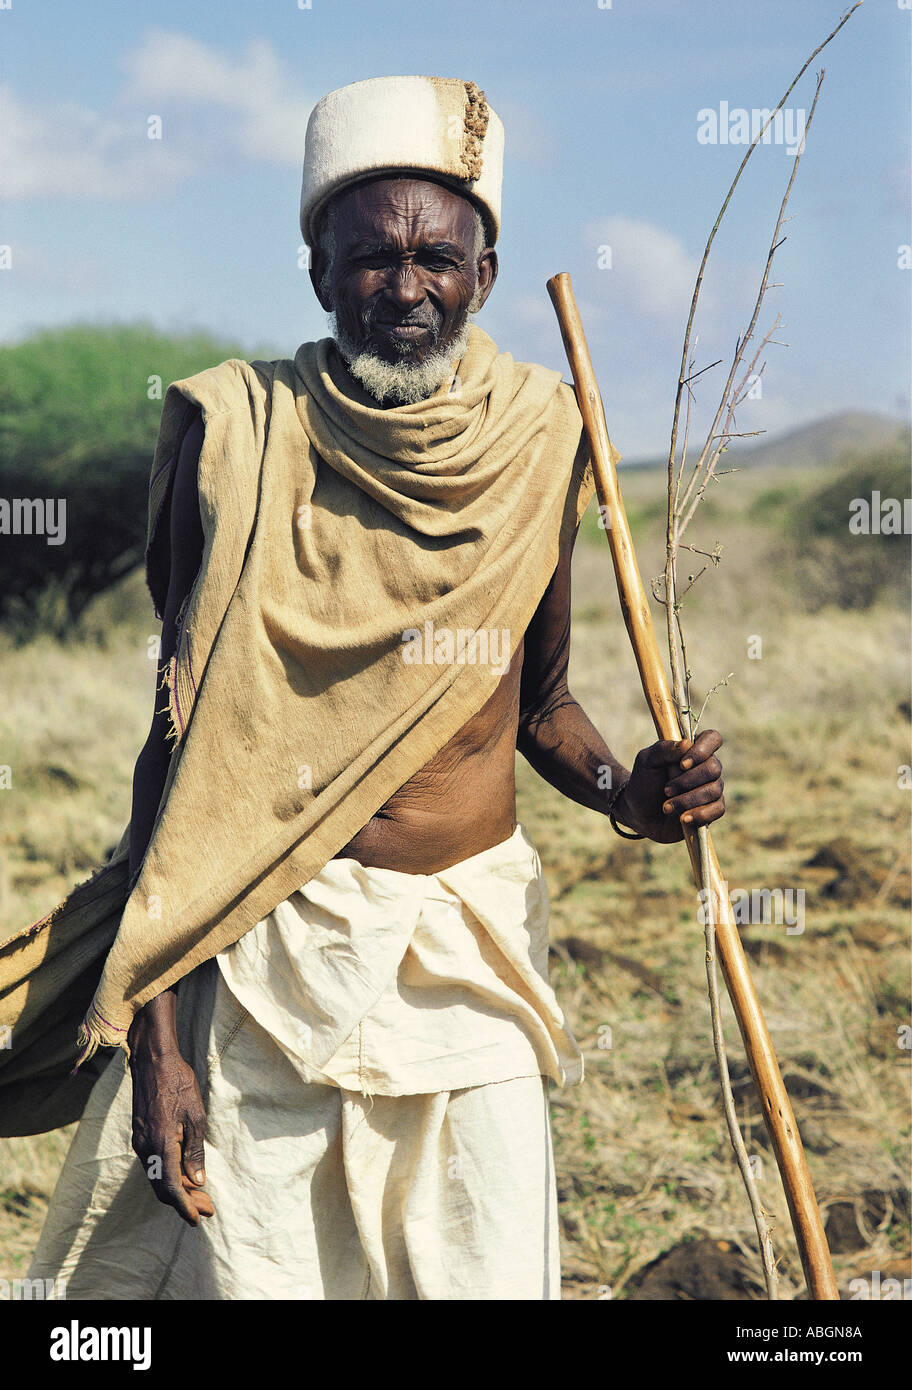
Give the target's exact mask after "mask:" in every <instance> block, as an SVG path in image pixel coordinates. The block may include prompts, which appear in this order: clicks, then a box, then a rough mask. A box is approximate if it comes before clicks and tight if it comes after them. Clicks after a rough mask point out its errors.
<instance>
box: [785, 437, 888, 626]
mask: <svg viewBox="0 0 912 1390" xmlns="http://www.w3.org/2000/svg"><path fill="white" fill-rule="evenodd" d="M910 443H912V441H910V439H909V437H908V436H907V437H905V438H902V437H901V438H900V439H899V440H898V441H897V442H896V443H895V444H894V445H892V446H890V447H888V448H885V449H880V450H878V451H877V452H875V453H872V454H868V455H864V456H858V455H856V456H853V457H850V458H848V459H845V460H843V462H842V464H841V466H840V468H839V471H838V472H837V473H836V475H835V476H834V477H833V478H832V479H830V480H829V481H828V482H826V483H824V484H823V486H822V487H819V488H817V489H816V490H815V491H814V492H812V493H809V494H808V495H807V496H805V497H804V498H803V499H802V500H801V501H800V502H799V503H798V504H797V505H796V506H795V507H794V508H793V509H792V510H791V511H790V513H789V514H788V519H787V521H786V523H785V537H784V541H785V544H784V548H783V558H784V559H785V562H786V563H787V564H788V567H789V570H790V572H791V574H792V577H793V579H794V581H795V583H796V585H797V589H798V592H799V594H800V596H801V600H802V602H803V604H804V606H805V607H806V608H807V609H809V610H810V611H811V612H816V611H817V610H818V609H820V608H822V607H823V606H824V605H825V604H828V603H833V604H836V605H837V606H838V607H840V608H868V607H870V605H871V604H872V603H873V602H874V601H875V600H876V599H877V598H879V597H880V596H881V595H883V594H886V593H889V594H892V595H894V596H895V597H896V598H897V599H899V600H902V601H907V600H908V593H909V556H910V538H909V535H908V534H899V535H882V534H881V535H878V534H854V533H853V532H852V531H850V530H849V520H850V517H851V516H852V514H853V512H852V503H853V501H854V500H855V499H860V498H863V499H866V500H867V501H868V502H869V503H870V501H871V497H872V494H873V493H874V492H879V493H880V495H881V497H882V498H888V497H890V498H895V499H896V500H897V501H898V502H899V503H900V505H902V502H903V500H904V499H905V498H907V497H908V496H909V495H910Z"/></svg>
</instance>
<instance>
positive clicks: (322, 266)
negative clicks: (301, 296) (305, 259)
mask: <svg viewBox="0 0 912 1390" xmlns="http://www.w3.org/2000/svg"><path fill="white" fill-rule="evenodd" d="M326 269H327V264H326V254H325V252H324V251H323V249H322V248H321V247H319V246H313V247H311V251H310V283H311V284H312V285H313V288H314V294H315V295H316V296H317V299H318V300H319V301H320V305H321V307H322V308H323V309H325V310H326V312H327V313H330V311H331V310H332V308H333V301H332V294H331V293H330V294H324V293H323V291H322V290H321V289H320V281H321V280H322V279H323V276H324V275H325V274H326Z"/></svg>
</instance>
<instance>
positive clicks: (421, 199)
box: [331, 175, 475, 249]
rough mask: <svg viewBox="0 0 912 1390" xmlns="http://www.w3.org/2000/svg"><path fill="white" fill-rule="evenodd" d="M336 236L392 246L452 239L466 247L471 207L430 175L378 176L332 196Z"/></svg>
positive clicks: (472, 225) (472, 216) (472, 220)
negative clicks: (371, 239) (386, 243)
mask: <svg viewBox="0 0 912 1390" xmlns="http://www.w3.org/2000/svg"><path fill="white" fill-rule="evenodd" d="M331 203H332V205H334V218H335V222H336V239H337V243H339V244H348V243H350V242H353V241H357V240H361V239H363V238H365V237H368V238H376V239H379V240H383V241H385V242H393V243H395V244H404V243H406V242H407V243H409V244H411V243H414V242H421V243H434V244H436V243H439V242H442V241H455V242H458V243H460V244H462V245H464V246H465V247H466V248H467V249H468V248H470V247H471V245H472V240H473V237H474V232H475V206H474V204H473V203H472V202H471V201H470V199H468V198H464V197H463V196H462V195H461V194H459V193H457V192H456V191H455V190H454V189H452V188H447V187H446V186H445V185H443V184H441V183H438V182H437V181H436V180H434V179H431V178H420V177H418V176H417V175H415V176H411V175H410V176H405V177H390V176H388V175H387V176H385V177H383V176H381V177H377V178H372V179H366V180H363V181H361V182H359V183H357V184H354V185H352V186H351V187H350V188H346V189H343V190H342V191H341V192H340V193H337V194H336V196H335V197H334V198H333V199H332V200H331Z"/></svg>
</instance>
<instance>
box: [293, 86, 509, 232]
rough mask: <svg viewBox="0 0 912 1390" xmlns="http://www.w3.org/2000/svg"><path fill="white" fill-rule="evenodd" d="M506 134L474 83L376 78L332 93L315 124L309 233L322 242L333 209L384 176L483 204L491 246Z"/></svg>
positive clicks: (310, 130)
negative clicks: (332, 203) (335, 201)
mask: <svg viewBox="0 0 912 1390" xmlns="http://www.w3.org/2000/svg"><path fill="white" fill-rule="evenodd" d="M503 150H504V128H503V123H502V122H501V120H500V117H499V116H498V115H497V114H496V113H495V112H494V111H493V110H492V109H491V107H490V106H489V105H488V103H487V101H486V100H485V95H484V92H482V91H481V90H480V89H479V88H478V87H477V86H476V85H475V83H474V82H462V81H460V80H459V79H458V78H455V77H371V78H368V79H367V80H366V81H364V82H352V83H351V84H350V85H349V86H347V87H339V88H337V89H336V91H334V92H329V93H328V94H327V95H326V96H325V97H323V98H322V99H321V100H320V101H318V102H317V105H316V106H315V107H314V109H313V111H312V112H311V113H310V119H309V121H308V122H307V135H306V137H305V141H304V177H303V181H302V186H301V233H302V235H303V237H304V240H305V242H306V243H307V245H308V246H313V245H314V244H315V241H316V231H317V225H318V222H319V218H320V213H321V212H322V210H323V208H324V206H325V204H326V203H327V202H328V200H329V199H330V198H331V197H332V196H333V194H334V193H338V192H339V191H340V189H343V188H346V187H348V186H349V185H350V184H353V183H357V182H359V181H360V180H361V179H363V178H367V177H376V176H377V175H379V174H383V173H387V172H388V173H390V174H408V173H413V174H424V175H431V176H433V177H434V179H435V180H436V181H438V182H440V183H443V184H446V185H447V186H448V187H450V188H453V189H455V190H456V192H457V193H462V194H463V195H464V196H465V197H467V198H468V199H469V200H470V201H471V202H474V203H475V204H477V206H478V208H479V211H480V212H481V215H482V218H483V220H484V223H485V232H486V235H487V238H488V244H489V245H493V244H494V242H495V241H496V239H497V236H498V234H499V232H500V191H501V182H502V178H503Z"/></svg>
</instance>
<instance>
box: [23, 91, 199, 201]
mask: <svg viewBox="0 0 912 1390" xmlns="http://www.w3.org/2000/svg"><path fill="white" fill-rule="evenodd" d="M0 131H2V132H3V134H2V139H0V187H2V189H3V196H4V197H5V198H6V199H8V200H9V201H21V200H23V199H27V198H47V197H67V198H117V199H135V198H146V197H149V196H150V194H152V193H158V192H161V191H162V190H163V189H166V188H172V187H174V186H176V185H177V184H178V183H179V182H180V181H181V180H182V179H184V178H186V177H187V176H188V175H189V174H190V173H191V172H192V161H190V160H189V159H187V158H186V157H185V156H184V155H182V154H181V153H180V152H179V151H178V150H176V149H175V148H173V147H172V146H170V145H167V144H165V142H163V141H153V140H149V139H148V138H147V134H146V124H145V120H144V119H142V118H132V119H131V118H130V117H128V116H125V115H122V116H111V115H102V114H101V113H99V112H97V111H92V110H90V109H89V108H88V107H85V106H80V105H78V104H77V103H76V102H69V101H68V102H58V103H57V104H55V105H53V106H47V107H44V108H41V109H39V108H37V107H30V106H28V105H27V104H26V103H25V102H23V101H21V100H20V99H19V98H18V97H17V96H16V95H15V93H14V92H12V91H11V90H10V88H9V87H0Z"/></svg>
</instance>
